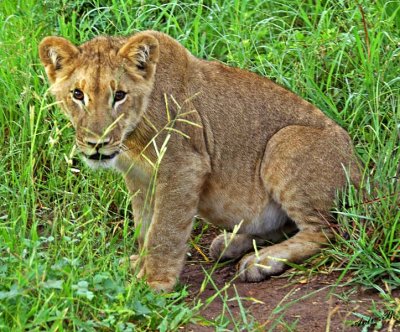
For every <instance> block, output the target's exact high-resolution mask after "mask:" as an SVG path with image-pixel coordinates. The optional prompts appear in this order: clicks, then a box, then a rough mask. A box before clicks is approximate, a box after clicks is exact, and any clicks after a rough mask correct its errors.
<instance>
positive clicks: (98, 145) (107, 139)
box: [85, 137, 111, 148]
mask: <svg viewBox="0 0 400 332" xmlns="http://www.w3.org/2000/svg"><path fill="white" fill-rule="evenodd" d="M110 142H111V138H110V137H104V138H100V139H97V140H96V139H93V138H86V139H85V143H86V144H87V145H89V146H91V147H94V148H101V147H103V146H106V145H107V144H109V143H110Z"/></svg>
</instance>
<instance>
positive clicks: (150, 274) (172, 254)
mask: <svg viewBox="0 0 400 332" xmlns="http://www.w3.org/2000/svg"><path fill="white" fill-rule="evenodd" d="M163 162H166V163H168V161H165V160H163ZM180 165H181V166H180V167H179V168H173V169H162V168H161V169H160V171H159V175H158V179H157V185H156V194H155V205H154V212H153V218H152V221H151V224H150V226H149V229H148V231H147V235H146V237H145V240H144V245H143V250H144V257H143V265H142V268H141V271H140V272H139V275H138V277H145V278H146V280H147V283H148V284H149V285H150V286H151V287H152V288H153V289H155V290H158V291H160V290H162V291H169V290H171V289H172V288H173V287H174V285H175V283H176V281H177V279H178V277H179V274H180V272H181V270H182V267H183V264H184V261H185V257H186V252H187V241H188V238H189V236H190V232H191V230H192V221H193V218H194V216H195V214H196V212H197V206H198V202H199V195H200V189H201V186H202V184H203V181H204V174H205V171H204V167H203V165H202V163H201V161H200V160H193V159H192V160H188V161H185V163H184V165H182V164H180Z"/></svg>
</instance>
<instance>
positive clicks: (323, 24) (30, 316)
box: [0, 0, 400, 331]
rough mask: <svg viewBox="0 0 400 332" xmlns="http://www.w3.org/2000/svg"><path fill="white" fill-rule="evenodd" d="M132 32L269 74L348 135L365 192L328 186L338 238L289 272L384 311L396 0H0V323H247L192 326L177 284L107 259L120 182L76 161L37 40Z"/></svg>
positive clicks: (395, 243)
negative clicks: (356, 294)
mask: <svg viewBox="0 0 400 332" xmlns="http://www.w3.org/2000/svg"><path fill="white" fill-rule="evenodd" d="M144 29H155V30H160V31H163V32H166V33H168V34H170V35H171V36H172V37H174V38H176V39H178V40H179V41H180V42H181V43H182V44H183V45H184V46H186V47H187V48H188V49H189V50H190V51H191V52H192V53H193V54H195V55H196V56H198V57H201V58H206V59H218V60H220V61H223V62H225V63H227V64H229V65H232V66H237V67H241V68H246V69H248V70H251V71H254V72H257V73H259V74H261V75H265V76H268V77H270V78H272V79H274V80H275V81H276V82H278V83H280V84H282V85H284V86H286V87H288V88H289V89H291V90H292V91H294V92H296V93H298V94H299V95H301V96H302V97H304V98H305V99H307V100H309V101H311V102H312V103H314V104H315V105H317V106H318V107H320V108H321V109H322V110H323V111H324V112H325V113H326V114H327V115H328V116H329V117H331V118H333V119H334V120H336V121H337V122H338V123H340V124H341V125H342V126H343V127H345V128H346V129H347V130H348V131H349V132H350V134H351V136H352V137H353V139H354V141H355V145H356V148H357V151H358V153H359V155H360V158H361V159H362V161H363V162H364V164H365V171H364V182H363V187H364V195H360V194H359V193H356V192H354V190H352V189H351V188H349V190H348V191H347V192H345V193H344V194H343V195H342V200H344V201H345V203H346V204H345V205H346V207H345V208H340V209H337V215H338V219H339V221H340V225H341V226H340V228H339V229H338V236H337V238H338V241H337V242H336V243H335V244H332V246H330V247H329V248H328V249H327V250H326V251H325V252H324V254H323V255H322V256H320V258H318V259H317V262H318V264H317V266H315V260H313V262H314V266H309V267H308V268H307V269H306V272H303V273H318V270H319V269H323V268H324V267H326V266H329V267H330V268H332V267H333V268H336V269H339V270H340V271H342V273H341V277H340V278H339V280H338V283H340V282H342V280H344V279H342V277H343V276H345V275H347V276H351V279H352V282H353V283H354V284H357V285H362V286H363V287H365V288H372V289H375V290H376V291H377V292H379V293H380V294H381V297H382V300H383V303H384V308H383V309H378V308H377V307H374V306H373V307H372V308H371V315H372V316H373V317H374V319H375V321H376V322H380V323H382V322H384V320H385V319H387V318H388V317H394V319H396V320H399V309H400V302H399V300H398V299H396V298H395V297H394V296H393V295H392V290H393V289H395V288H398V287H399V286H400V277H399V276H400V259H399V250H400V208H399V204H400V203H399V192H400V185H399V173H400V171H399V160H400V148H399V126H400V101H399V95H400V74H399V72H400V71H399V68H400V33H399V31H400V3H399V1H398V0H396V1H395V0H392V1H385V0H376V1H373V2H372V1H367V0H360V1H358V3H357V2H354V1H345V0H325V1H322V0H269V1H266V0H265V1H261V0H254V1H244V0H243V1H239V0H232V1H222V0H210V1H205V0H204V1H196V2H195V1H172V2H166V1H131V0H108V1H107V0H93V1H84V0H75V1H67V0H61V1H52V0H45V1H35V0H24V1H22V0H21V1H18V0H3V1H0V92H1V93H0V198H1V199H0V330H1V331H44V330H46V331H47V330H49V331H56V330H57V331H99V330H104V331H108V330H110V331H148V330H159V331H174V330H176V329H178V327H179V326H182V325H183V324H185V323H186V322H188V321H193V322H195V323H196V324H199V325H201V324H209V325H210V324H211V325H213V324H214V327H215V329H216V330H218V331H224V330H232V329H234V330H247V331H250V330H257V324H256V323H254V322H252V323H251V325H249V324H250V323H248V322H250V321H251V320H249V319H246V315H247V313H246V311H245V309H243V311H242V314H241V317H239V318H237V317H236V318H235V317H228V318H226V319H225V320H221V319H220V320H218V319H216V320H215V322H214V323H213V322H206V320H203V319H202V317H201V314H200V313H199V310H200V309H201V308H202V307H203V306H204V304H203V303H201V301H199V300H194V301H193V302H188V301H183V299H184V298H185V297H186V296H187V290H186V289H185V287H183V286H180V287H178V288H177V290H176V292H174V293H172V294H161V295H156V294H153V293H151V292H150V290H149V289H148V288H147V287H146V285H144V284H143V283H141V282H138V281H136V280H135V278H133V277H132V276H131V274H130V273H129V270H128V268H127V266H124V265H120V264H119V259H120V258H123V257H126V256H128V255H129V254H131V253H132V252H134V251H135V242H134V238H135V232H134V229H133V224H132V221H131V217H130V203H129V194H128V192H127V190H126V188H125V186H124V184H123V182H122V181H121V179H120V177H119V176H118V175H117V174H112V173H106V172H94V171H91V170H89V169H88V168H87V167H85V166H84V165H83V164H82V163H81V161H80V160H79V158H78V157H76V156H75V148H74V145H73V144H74V134H73V131H72V128H71V126H70V125H69V124H68V122H67V121H66V119H65V118H64V117H63V116H62V115H61V113H60V111H59V109H58V108H57V106H56V105H55V104H54V101H53V99H52V98H51V97H50V96H49V94H48V84H47V82H46V79H45V74H44V70H43V68H42V66H41V65H40V63H39V59H38V51H37V48H38V44H39V42H40V40H41V39H42V38H43V37H45V36H47V35H60V36H63V37H66V38H69V39H70V40H72V41H73V42H76V43H81V42H84V41H86V40H88V39H90V38H92V37H94V36H96V35H99V34H118V35H129V34H132V33H134V32H135V31H139V30H144ZM243 317H244V318H243ZM221 322H223V323H221ZM228 324H231V325H230V326H231V327H229V328H227V327H226V326H227V325H228ZM232 324H233V328H232ZM379 326H382V324H381V325H379V324H377V325H376V326H375V328H379Z"/></svg>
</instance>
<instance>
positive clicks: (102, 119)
mask: <svg viewBox="0 0 400 332" xmlns="http://www.w3.org/2000/svg"><path fill="white" fill-rule="evenodd" d="M39 54H40V59H41V61H42V63H43V65H44V66H45V68H46V73H47V76H48V78H49V81H50V83H51V89H50V91H51V92H52V93H53V94H54V95H55V97H56V99H57V101H59V102H60V104H61V107H62V109H63V110H64V112H65V113H66V114H67V116H68V117H69V119H70V121H71V122H72V124H73V126H74V128H75V130H76V143H77V145H78V147H79V149H80V151H81V152H82V153H83V155H84V156H85V159H86V160H87V162H88V164H89V165H90V166H92V167H98V166H109V165H111V164H112V161H113V160H115V159H114V158H115V157H116V156H117V155H118V153H119V152H120V149H121V145H122V143H123V141H124V139H125V137H127V135H129V133H130V132H131V131H133V130H134V129H135V127H136V125H137V124H138V123H139V121H140V120H141V118H142V116H143V113H144V112H145V109H146V105H147V100H148V98H149V96H150V94H151V91H152V88H153V82H154V75H155V68H156V64H157V62H158V58H159V45H158V41H157V39H156V38H155V37H153V36H152V35H151V34H149V33H139V34H137V35H134V36H132V37H130V38H128V39H123V38H112V37H97V38H95V39H93V40H91V41H88V42H86V43H85V44H83V45H81V46H75V45H73V44H72V43H70V42H69V41H68V40H66V39H64V38H60V37H46V38H44V39H43V41H42V42H41V43H40V46H39Z"/></svg>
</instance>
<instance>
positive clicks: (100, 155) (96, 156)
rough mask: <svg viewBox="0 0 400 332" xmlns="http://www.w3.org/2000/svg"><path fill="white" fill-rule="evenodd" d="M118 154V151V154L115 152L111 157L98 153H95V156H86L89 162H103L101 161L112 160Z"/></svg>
mask: <svg viewBox="0 0 400 332" xmlns="http://www.w3.org/2000/svg"><path fill="white" fill-rule="evenodd" d="M117 154H118V151H116V152H114V153H112V154H109V155H107V154H101V153H98V152H96V153H94V154H92V155H86V154H85V157H86V158H87V159H89V160H97V161H101V160H110V159H113V158H114V157H115V156H116V155H117Z"/></svg>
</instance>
